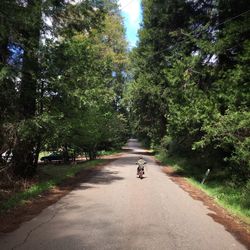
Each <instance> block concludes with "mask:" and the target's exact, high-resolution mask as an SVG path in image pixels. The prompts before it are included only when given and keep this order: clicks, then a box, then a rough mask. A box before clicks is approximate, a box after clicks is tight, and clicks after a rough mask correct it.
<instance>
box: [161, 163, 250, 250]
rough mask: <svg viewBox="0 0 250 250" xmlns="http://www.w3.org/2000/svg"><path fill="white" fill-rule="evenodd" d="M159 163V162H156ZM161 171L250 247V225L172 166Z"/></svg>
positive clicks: (163, 167)
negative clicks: (180, 174) (220, 204)
mask: <svg viewBox="0 0 250 250" xmlns="http://www.w3.org/2000/svg"><path fill="white" fill-rule="evenodd" d="M157 163H158V164H159V165H161V164H160V163H159V162H157ZM162 171H163V172H164V173H165V174H167V175H168V176H169V177H170V179H171V180H172V181H173V182H175V183H176V184H178V185H179V186H180V187H181V188H182V189H183V190H184V191H186V192H187V193H188V194H189V195H190V196H191V197H192V198H193V199H195V200H199V201H202V202H203V204H204V205H205V206H206V207H207V208H208V209H209V210H211V213H209V214H208V216H210V217H211V218H212V219H213V220H214V221H215V222H217V223H220V224H221V225H223V226H224V228H225V229H226V230H227V231H228V232H230V233H231V234H232V235H234V237H235V238H236V239H237V240H238V241H240V242H241V243H243V244H244V245H245V246H247V247H248V249H250V225H249V224H246V223H244V222H242V221H240V219H239V218H237V217H234V216H233V215H231V214H229V213H228V212H227V211H226V210H225V209H224V208H222V207H221V206H219V205H218V204H216V202H215V201H214V199H213V198H211V197H209V196H208V195H207V194H205V193H204V192H203V191H202V190H200V189H198V188H195V187H194V186H193V185H191V184H190V183H189V182H188V181H187V180H186V179H185V178H184V177H182V176H179V175H177V174H176V173H175V172H174V170H173V168H171V167H169V166H162Z"/></svg>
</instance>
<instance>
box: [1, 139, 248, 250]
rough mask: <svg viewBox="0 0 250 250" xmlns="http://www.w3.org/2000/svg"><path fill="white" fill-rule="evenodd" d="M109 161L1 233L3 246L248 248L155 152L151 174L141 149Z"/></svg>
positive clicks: (168, 249) (135, 145) (132, 144)
mask: <svg viewBox="0 0 250 250" xmlns="http://www.w3.org/2000/svg"><path fill="white" fill-rule="evenodd" d="M128 146H129V147H130V148H133V149H134V152H132V153H128V154H126V155H124V156H122V157H121V158H120V159H118V160H116V161H113V162H112V163H111V164H109V165H108V166H106V167H105V168H104V169H103V170H102V171H101V172H100V173H98V174H97V175H96V176H95V177H93V178H92V179H91V180H90V181H88V182H87V183H82V184H81V186H80V187H79V188H78V189H76V190H74V191H72V192H71V193H70V194H68V195H67V196H65V197H64V198H62V199H61V200H60V201H59V202H57V203H56V204H54V205H52V206H50V207H48V208H47V209H45V210H44V211H43V212H42V213H41V214H40V215H39V216H37V217H36V218H34V219H33V220H31V221H29V222H26V223H24V224H22V226H21V227H20V228H19V229H18V230H16V231H14V232H13V233H10V234H5V235H1V236H0V249H2V250H5V249H23V250H28V249H32V250H34V249H36V250H40V249H42V250H45V249H53V250H56V249H63V250H64V249H65V250H71V249H72V250H76V249H77V250H78V249H98V250H99V249H101V250H102V249H119V250H123V249H124V250H130V249H138V250H139V249H143V250H144V249H149V250H153V249H157V250H161V249H164V250H176V249H181V250H187V249H190V250H196V249H197V250H206V249H208V250H217V249H218V250H224V249H225V250H231V249H237V250H241V249H246V248H245V247H244V246H243V245H241V244H240V243H239V242H237V241H236V240H235V239H234V237H233V236H232V235H231V234H230V233H228V232H227V231H226V230H225V229H224V227H223V226H222V225H220V224H218V223H216V222H214V221H213V220H212V218H211V217H209V216H208V215H207V214H208V213H211V211H210V210H208V209H207V208H206V207H205V206H204V205H203V204H202V202H200V201H197V200H193V199H192V198H191V197H190V196H189V195H188V194H187V193H186V192H184V191H183V190H182V189H181V188H179V186H178V185H176V184H175V183H173V182H172V181H171V180H170V179H169V178H168V177H167V176H166V175H165V174H163V173H162V172H161V169H160V167H159V166H157V165H156V164H155V163H154V162H153V160H152V159H151V158H150V157H147V156H145V159H146V160H147V161H148V164H147V168H146V175H145V176H146V178H145V179H143V180H140V179H138V178H136V176H135V173H136V165H135V162H136V160H137V159H138V155H139V154H140V151H142V150H141V149H140V148H139V145H138V143H137V142H136V141H135V140H130V142H129V144H128Z"/></svg>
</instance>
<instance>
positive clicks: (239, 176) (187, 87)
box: [124, 0, 250, 195]
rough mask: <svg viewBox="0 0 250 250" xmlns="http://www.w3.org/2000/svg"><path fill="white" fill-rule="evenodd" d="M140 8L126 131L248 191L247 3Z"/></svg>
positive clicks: (156, 2)
mask: <svg viewBox="0 0 250 250" xmlns="http://www.w3.org/2000/svg"><path fill="white" fill-rule="evenodd" d="M142 10H143V22H142V26H141V29H140V31H139V42H138V46H137V47H136V48H135V49H134V50H133V51H132V53H131V64H130V69H131V71H130V79H131V82H130V84H129V85H128V87H127V92H126V98H125V99H124V101H125V102H126V103H127V105H128V108H129V115H130V117H129V118H130V124H131V126H132V127H133V131H134V133H136V134H137V135H138V136H139V138H140V139H141V140H143V141H144V143H146V144H147V145H150V146H151V147H153V148H155V149H158V150H160V151H162V152H165V153H166V154H168V155H185V157H188V158H190V159H193V162H194V160H196V163H198V164H197V167H200V168H203V172H205V170H206V169H207V168H212V170H213V171H217V170H219V171H220V170H223V171H226V172H227V173H229V174H228V176H229V178H231V179H233V180H234V181H235V182H236V183H241V184H243V185H247V186H248V190H249V191H250V183H249V182H248V184H246V183H247V181H248V180H249V179H250V109H249V108H250V81H249V79H250V10H249V1H248V0H203V1H195V0H194V1H192V0H186V1H184V0H175V1H172V0H165V1H161V0H142ZM248 195H249V193H248Z"/></svg>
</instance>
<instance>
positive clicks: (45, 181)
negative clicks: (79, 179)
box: [0, 159, 107, 213]
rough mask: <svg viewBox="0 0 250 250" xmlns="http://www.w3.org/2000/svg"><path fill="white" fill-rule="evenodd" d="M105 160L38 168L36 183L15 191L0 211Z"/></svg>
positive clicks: (0, 207)
mask: <svg viewBox="0 0 250 250" xmlns="http://www.w3.org/2000/svg"><path fill="white" fill-rule="evenodd" d="M106 161H107V160H105V159H97V160H93V161H87V162H84V163H81V164H75V165H46V166H43V167H41V168H40V169H39V171H38V176H37V178H38V179H37V180H38V181H37V183H35V184H33V185H31V186H30V187H29V188H28V189H27V190H25V191H23V192H18V193H15V194H14V195H13V196H12V197H11V198H9V199H8V200H7V201H5V202H3V203H2V204H1V205H0V213H4V212H5V211H7V210H8V209H10V208H13V207H15V206H17V205H20V204H23V203H25V202H27V201H28V200H29V199H31V198H34V197H36V196H38V195H39V194H41V193H42V192H44V191H47V190H49V189H51V188H54V187H55V186H56V185H58V184H60V183H62V182H63V181H64V180H65V179H67V178H69V177H73V176H74V175H75V174H76V173H78V172H80V171H81V170H84V169H85V170H87V169H90V168H93V167H95V166H98V165H101V164H103V163H104V162H106Z"/></svg>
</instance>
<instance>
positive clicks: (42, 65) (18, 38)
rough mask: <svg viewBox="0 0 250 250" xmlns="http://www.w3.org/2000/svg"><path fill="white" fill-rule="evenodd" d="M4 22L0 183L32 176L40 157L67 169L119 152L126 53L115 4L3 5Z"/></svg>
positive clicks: (124, 123) (106, 0)
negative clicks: (53, 156)
mask: <svg viewBox="0 0 250 250" xmlns="http://www.w3.org/2000/svg"><path fill="white" fill-rule="evenodd" d="M0 19H1V21H0V87H1V93H0V100H1V101H0V156H1V157H0V182H1V181H2V180H3V181H4V179H5V178H8V177H10V178H13V179H18V178H20V179H23V180H26V179H29V178H33V177H34V176H35V175H36V172H37V168H38V160H39V156H41V152H46V151H47V152H55V153H58V154H61V156H62V161H63V162H64V163H67V162H69V161H70V160H71V159H70V158H72V157H73V158H74V157H76V156H77V155H84V156H85V157H87V158H88V159H90V160H94V159H96V158H97V157H98V152H100V151H109V150H116V149H119V148H120V147H121V145H123V144H124V143H125V142H126V140H127V138H128V120H127V111H126V108H124V106H122V105H121V99H122V97H123V90H124V85H125V81H126V78H127V75H126V74H125V70H126V65H127V60H128V56H127V55H128V51H127V42H126V40H125V29H124V27H123V20H122V17H121V14H120V11H119V8H118V4H117V2H116V1H113V0H103V1H102V0H101V1H77V2H76V3H74V1H66V0H58V1H57V0H56V1H54V0H45V1H43V0H37V1H9V0H3V1H1V13H0ZM6 155H7V156H9V157H5V156H6ZM44 156H46V154H45V153H44ZM60 160H61V159H60Z"/></svg>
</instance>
